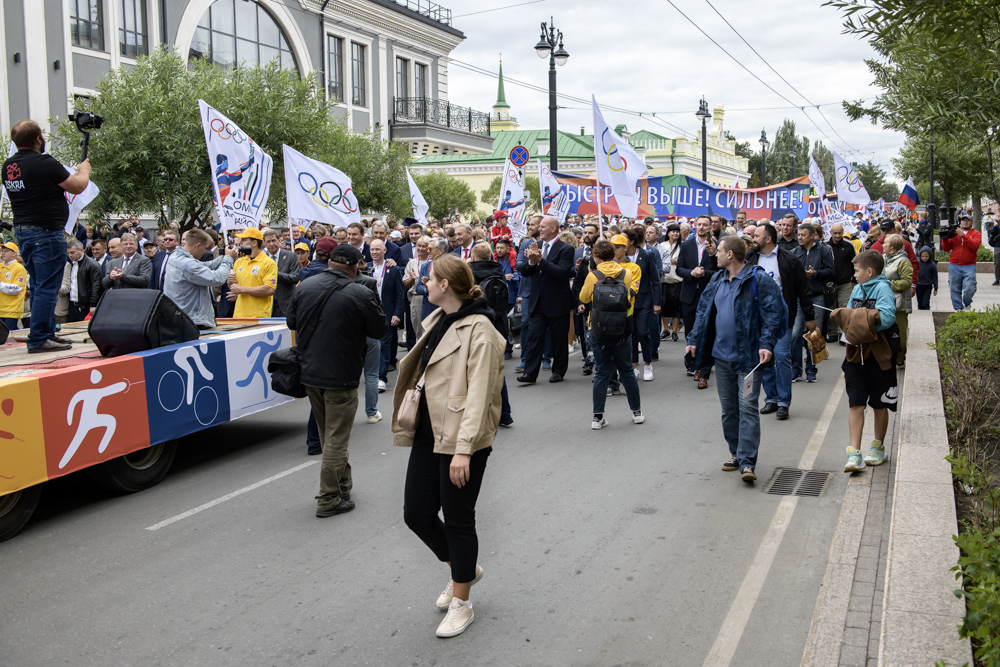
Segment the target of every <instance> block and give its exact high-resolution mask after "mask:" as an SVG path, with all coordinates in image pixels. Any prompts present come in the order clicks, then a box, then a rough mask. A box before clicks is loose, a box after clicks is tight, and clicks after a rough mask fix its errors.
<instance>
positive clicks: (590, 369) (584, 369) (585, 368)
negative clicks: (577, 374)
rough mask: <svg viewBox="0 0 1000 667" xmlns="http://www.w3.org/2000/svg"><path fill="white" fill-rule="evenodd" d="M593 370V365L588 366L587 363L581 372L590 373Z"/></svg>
mask: <svg viewBox="0 0 1000 667" xmlns="http://www.w3.org/2000/svg"><path fill="white" fill-rule="evenodd" d="M593 372H594V367H593V366H589V365H588V366H584V367H583V374H584V375H591V374H592V373H593Z"/></svg>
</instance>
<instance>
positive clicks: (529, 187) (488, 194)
mask: <svg viewBox="0 0 1000 667" xmlns="http://www.w3.org/2000/svg"><path fill="white" fill-rule="evenodd" d="M502 183H503V178H502V177H501V176H497V177H496V178H494V179H493V180H492V181H490V187H488V188H486V189H485V190H483V193H482V195H481V196H480V198H479V199H480V201H482V202H483V203H484V204H489V205H490V208H491V210H495V209H496V205H497V204H498V203H499V202H500V185H501V184H502ZM524 190H525V193H529V192H530V193H531V198H530V199H528V203H527V209H526V210H527V211H528V213H536V214H537V213H541V212H542V205H541V197H540V195H539V194H538V193H539V192H540V191H541V186H539V184H538V177H537V176H528V175H525V177H524Z"/></svg>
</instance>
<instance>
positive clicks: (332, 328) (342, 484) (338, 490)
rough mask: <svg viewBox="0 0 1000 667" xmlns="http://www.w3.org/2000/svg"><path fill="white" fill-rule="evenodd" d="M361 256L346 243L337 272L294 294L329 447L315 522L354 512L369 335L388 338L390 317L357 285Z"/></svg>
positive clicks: (305, 365)
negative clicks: (354, 433)
mask: <svg viewBox="0 0 1000 667" xmlns="http://www.w3.org/2000/svg"><path fill="white" fill-rule="evenodd" d="M360 262H361V253H360V252H358V250H357V249H355V248H353V247H351V246H349V245H347V244H343V245H339V246H337V247H336V248H334V249H333V251H332V252H331V253H330V268H329V269H327V270H326V271H323V273H321V274H319V275H317V276H313V277H312V278H310V279H309V280H307V281H306V282H304V283H302V284H301V285H300V286H299V287H297V288H296V289H295V291H294V292H293V293H292V300H291V306H290V308H289V312H288V313H287V314H286V322H287V324H288V328H289V329H292V330H294V331H295V332H296V347H297V348H298V352H299V361H300V364H301V368H302V371H301V377H302V384H303V385H304V386H305V388H306V392H307V394H308V396H309V403H310V404H311V405H312V410H313V414H314V415H315V417H316V424H317V426H318V427H319V432H320V440H321V442H322V446H323V463H322V467H321V469H320V478H319V480H320V481H319V495H318V496H316V516H318V517H321V518H322V517H328V516H333V515H335V514H343V513H344V512H350V511H351V510H352V509H354V501H353V500H351V488H352V480H351V465H350V463H348V452H347V450H348V445H349V444H350V439H351V427H352V426H353V424H354V415H355V414H356V413H357V411H358V378H359V377H360V376H361V371H362V369H363V366H364V360H365V351H366V348H367V342H366V336H367V337H370V338H379V339H380V338H382V337H383V336H385V332H386V330H387V327H388V325H387V323H386V319H385V313H383V312H382V308H381V307H380V306H379V304H378V299H377V297H376V295H375V294H374V293H373V292H372V291H371V290H370V289H368V288H366V287H364V286H363V285H360V284H358V283H356V282H354V276H355V274H356V273H357V270H358V264H359V263H360Z"/></svg>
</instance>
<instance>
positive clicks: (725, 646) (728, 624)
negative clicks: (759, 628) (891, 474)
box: [703, 379, 844, 667]
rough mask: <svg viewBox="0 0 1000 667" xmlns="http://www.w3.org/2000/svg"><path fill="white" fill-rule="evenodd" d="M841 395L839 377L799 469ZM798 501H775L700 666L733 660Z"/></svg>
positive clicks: (722, 665)
mask: <svg viewBox="0 0 1000 667" xmlns="http://www.w3.org/2000/svg"><path fill="white" fill-rule="evenodd" d="M843 394H844V381H843V379H840V380H838V381H837V384H836V386H835V387H834V388H833V392H832V393H831V394H830V398H829V400H828V401H827V403H826V407H825V408H823V412H822V414H821V415H820V418H819V421H817V422H816V428H815V429H814V430H813V434H812V437H811V438H809V444H808V445H807V446H806V450H805V452H803V454H802V458H801V459H800V460H799V467H800V468H802V469H805V470H810V469H812V466H813V464H814V463H815V462H816V455H817V454H818V453H819V448H820V446H821V445H822V444H823V440H824V439H826V432H827V430H828V429H829V428H830V423H831V422H832V421H833V414H834V412H835V411H836V409H837V404H838V403H839V402H840V397H841V396H843ZM798 501H799V499H798V497H796V496H789V497H787V498H782V499H781V502H780V503H779V504H778V509H777V510H775V512H774V518H773V519H771V525H770V526H768V529H767V533H765V534H764V540H763V541H762V542H761V543H760V546H759V547H758V548H757V553H756V554H755V555H754V558H753V562H751V563H750V568H749V569H748V570H747V573H746V576H744V577H743V583H741V584H740V589H739V591H737V593H736V598H735V599H734V600H733V604H732V606H730V607H729V612H728V613H727V614H726V618H725V619H724V620H723V621H722V626H721V627H720V628H719V633H718V634H717V635H716V636H715V642H714V643H713V644H712V648H711V649H710V650H709V652H708V656H707V657H706V658H705V662H704V663H703V667H728V665H729V664H730V663H731V662H732V660H733V656H734V655H735V654H736V647H737V646H738V645H739V643H740V638H741V637H743V631H744V630H745V629H746V626H747V622H748V621H749V620H750V613H751V612H752V611H753V608H754V605H755V604H757V597H758V596H759V595H760V591H761V589H762V588H763V587H764V581H765V580H766V579H767V573H768V572H769V571H770V570H771V565H772V563H773V562H774V556H775V555H776V554H777V553H778V547H780V546H781V540H782V539H783V538H784V537H785V530H786V529H787V528H788V524H789V523H790V522H791V520H792V514H794V513H795V508H796V506H797V505H798Z"/></svg>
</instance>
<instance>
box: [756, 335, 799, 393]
mask: <svg viewBox="0 0 1000 667" xmlns="http://www.w3.org/2000/svg"><path fill="white" fill-rule="evenodd" d="M791 345H792V332H791V330H788V331H786V332H785V335H784V336H782V337H781V338H779V339H778V341H777V343H776V344H775V346H774V363H772V364H768V365H766V366H764V367H762V368H761V369H760V371H763V372H762V373H761V374H760V375H761V381H762V383H763V385H764V402H765V403H777V404H778V405H779V406H782V407H786V408H787V407H789V406H790V405H791V404H792V352H791ZM760 371H758V372H760Z"/></svg>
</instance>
